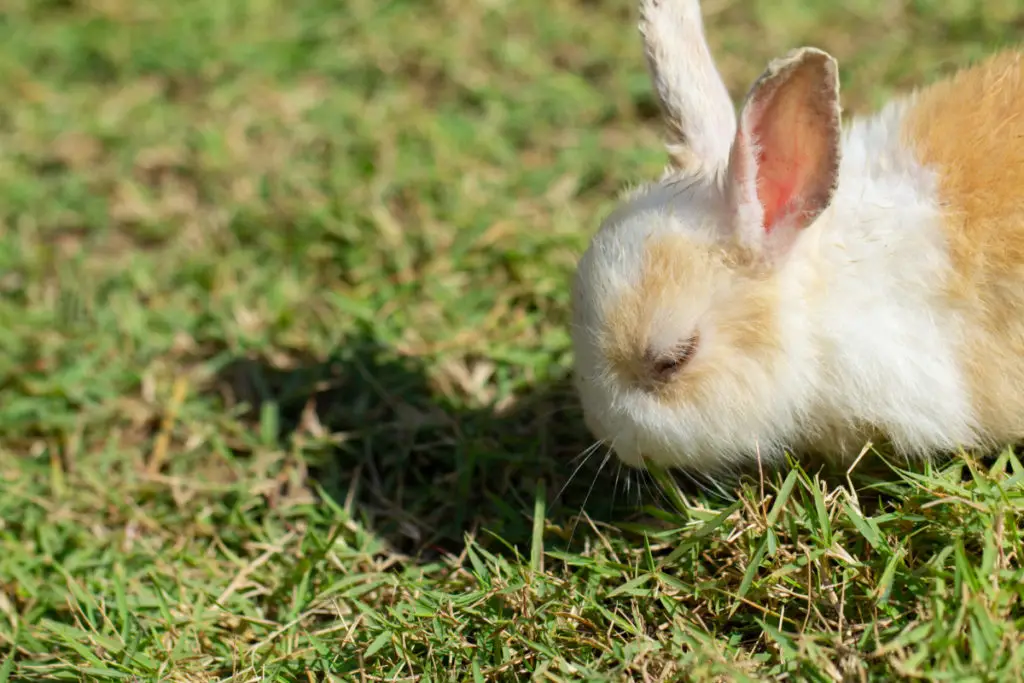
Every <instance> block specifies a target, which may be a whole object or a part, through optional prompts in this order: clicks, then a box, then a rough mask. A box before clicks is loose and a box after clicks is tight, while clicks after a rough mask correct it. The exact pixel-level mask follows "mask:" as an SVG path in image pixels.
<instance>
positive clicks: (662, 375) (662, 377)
mask: <svg viewBox="0 0 1024 683" xmlns="http://www.w3.org/2000/svg"><path fill="white" fill-rule="evenodd" d="M699 341H700V336H699V335H697V334H694V335H693V336H692V337H690V338H689V339H686V340H684V341H682V342H680V343H679V344H677V345H676V346H675V347H673V348H672V349H671V350H669V351H668V352H663V353H661V354H658V355H654V354H650V356H649V359H650V360H649V362H650V366H649V367H650V371H651V376H652V378H653V379H655V380H657V381H658V382H667V381H669V380H670V379H672V377H674V376H675V375H676V374H677V373H678V372H679V371H680V370H682V369H683V368H684V367H686V364H687V363H689V362H690V360H691V359H692V358H693V355H694V353H696V352H697V344H698V342H699Z"/></svg>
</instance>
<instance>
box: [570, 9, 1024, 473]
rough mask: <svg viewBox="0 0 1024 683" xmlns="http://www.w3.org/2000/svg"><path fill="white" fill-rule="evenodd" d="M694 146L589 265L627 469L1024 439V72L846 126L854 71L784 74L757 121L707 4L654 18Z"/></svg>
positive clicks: (764, 86)
mask: <svg viewBox="0 0 1024 683" xmlns="http://www.w3.org/2000/svg"><path fill="white" fill-rule="evenodd" d="M640 14H641V22H640V29H641V34H642V35H643V38H644V44H645V47H646V52H647V57H648V62H649V65H650V67H651V73H652V76H653V80H654V84H655V88H656V90H657V93H658V96H659V98H660V100H661V103H662V105H663V109H664V112H665V118H666V119H667V123H668V129H669V131H670V134H671V140H670V141H669V152H670V158H671V160H672V163H671V165H670V167H669V168H668V170H667V171H666V173H665V175H664V176H663V177H662V178H661V179H660V180H658V181H657V182H653V183H651V184H649V185H646V186H644V187H642V188H640V189H638V190H636V191H634V192H632V193H631V194H630V195H629V196H628V197H627V198H626V199H625V200H624V202H623V204H622V205H621V206H620V207H619V208H618V209H617V210H616V211H615V212H614V213H613V214H612V215H611V216H609V217H608V218H607V219H606V220H605V222H604V224H603V225H602V226H601V228H600V230H599V231H598V232H597V234H596V235H595V236H594V237H593V239H592V242H591V244H590V246H589V248H588V250H587V251H586V253H585V255H584V256H583V257H582V259H581V261H580V263H579V267H578V272H577V274H576V279H575V283H574V294H573V297H574V298H573V308H574V310H573V330H572V334H573V345H574V351H575V364H576V366H575V381H576V383H577V387H578V391H579V394H580V397H581V401H582V405H583V409H584V414H585V419H586V423H587V425H588V427H589V429H590V430H591V431H592V432H593V433H594V435H595V436H596V437H597V438H599V439H601V440H603V441H604V442H605V443H606V444H608V445H609V446H611V447H612V448H613V449H614V451H615V452H616V453H617V455H618V457H619V459H620V460H621V461H623V462H625V463H626V464H629V465H633V466H640V465H642V464H643V462H644V459H645V458H646V459H648V460H650V461H653V462H655V463H657V464H659V465H662V466H669V467H673V466H678V467H684V468H687V469H694V470H703V471H715V470H718V469H721V468H730V469H731V468H732V467H733V466H735V465H740V464H744V463H750V462H752V461H754V459H755V458H756V457H758V456H760V457H761V458H762V459H763V460H764V461H765V462H768V463H770V462H771V461H772V460H775V461H778V459H779V457H780V456H781V455H782V454H783V453H784V452H786V451H791V452H801V451H803V452H809V453H813V454H819V455H822V456H824V457H826V458H829V459H838V460H840V461H842V460H844V459H849V458H852V457H855V456H856V455H858V453H859V452H860V451H861V449H862V448H863V445H864V444H865V442H866V441H867V440H869V439H872V440H875V443H878V442H879V440H882V441H885V442H888V443H889V444H890V445H891V446H892V447H893V448H894V449H895V450H896V451H897V453H899V454H901V455H903V456H906V457H909V458H915V457H928V456H929V455H931V454H933V453H937V452H943V451H947V452H948V451H950V450H955V449H958V448H961V447H962V448H979V447H981V448H987V447H993V446H1001V445H1005V444H1007V443H1010V442H1013V441H1016V440H1018V439H1021V438H1022V437H1024V65H1022V57H1021V55H1020V54H1019V53H1013V52H1004V53H1001V54H998V55H996V56H994V57H991V58H989V59H988V60H986V61H984V62H981V63H979V64H977V65H975V66H973V67H970V68H967V69H965V70H963V71H961V72H959V73H958V74H957V75H955V76H953V77H952V78H949V79H947V80H944V81H941V82H938V83H936V84H933V85H931V86H930V87H927V88H925V89H923V90H920V91H918V92H916V93H913V94H910V95H908V96H906V97H903V98H901V99H898V100H896V101H894V102H892V103H891V104H889V105H888V106H886V107H885V108H884V109H882V111H881V112H880V113H878V114H877V115H875V116H872V117H870V118H861V119H856V120H854V121H852V122H850V123H849V124H847V125H846V126H845V130H844V129H843V128H844V127H843V125H842V123H841V118H840V104H839V84H838V73H837V67H836V62H835V60H834V59H833V58H832V57H831V56H829V55H828V54H826V53H824V52H822V51H820V50H817V49H813V48H803V49H799V50H795V51H793V52H791V53H789V54H788V55H786V56H785V57H782V58H780V59H778V60H776V61H773V62H772V63H771V64H769V66H768V68H767V70H766V71H765V73H764V74H763V75H762V76H761V77H760V78H759V79H758V81H757V82H756V83H755V84H754V85H753V87H752V88H751V90H750V92H749V93H748V95H747V97H746V100H745V102H744V104H743V107H742V110H741V112H740V114H739V117H738V120H737V116H736V115H735V113H734V108H733V105H732V103H731V102H730V99H729V96H728V94H727V91H726V88H725V87H724V85H723V84H722V81H721V78H720V76H719V74H718V72H717V70H716V68H715V66H714V63H713V60H712V57H711V53H710V50H709V49H708V46H707V44H706V42H705V38H704V28H703V25H702V21H701V16H700V7H699V5H698V2H697V1H696V0H643V1H642V2H641V3H640Z"/></svg>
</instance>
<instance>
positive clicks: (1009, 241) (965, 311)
mask: <svg viewBox="0 0 1024 683" xmlns="http://www.w3.org/2000/svg"><path fill="white" fill-rule="evenodd" d="M903 133H904V135H905V139H906V140H907V141H908V142H909V143H910V147H911V149H912V150H914V151H915V152H916V154H917V157H918V159H919V161H920V162H922V163H923V164H925V165H927V166H928V167H930V168H931V169H933V170H935V171H936V172H937V173H938V174H939V196H940V199H941V201H942V203H943V206H944V209H945V213H946V215H945V221H944V228H945V231H946V235H947V239H948V242H949V248H950V254H951V258H952V264H953V269H954V273H953V276H952V278H951V279H950V282H949V284H948V289H947V292H946V294H947V296H948V297H949V299H950V302H951V304H952V307H953V309H954V310H955V311H957V312H958V313H959V314H960V315H962V319H963V322H964V328H965V331H964V337H963V339H962V340H960V342H961V344H962V346H961V352H962V355H961V357H962V358H964V359H965V372H966V374H967V378H968V382H969V387H968V388H969V390H970V392H971V397H972V402H973V405H974V407H975V411H976V415H977V418H978V420H979V422H980V426H981V428H982V431H983V432H985V433H986V435H987V436H988V437H989V438H990V439H991V440H992V441H994V442H998V443H1000V444H1005V443H1008V442H1011V441H1016V440H1019V439H1021V438H1022V437H1024V57H1022V55H1021V54H1020V53H1017V52H1004V53H1000V54H997V55H995V56H993V57H990V58H988V59H986V60H984V61H982V62H981V63H979V64H977V65H975V66H973V67H970V68H967V69H964V70H962V71H960V72H959V73H958V74H955V75H954V76H953V77H951V78H949V79H946V80H943V81H940V82H938V83H935V84H934V85H931V86H930V87H928V88H925V89H924V90H922V91H921V92H919V93H918V94H917V97H916V101H915V103H914V105H913V108H912V109H911V110H910V111H909V112H908V115H907V117H906V119H905V120H904V130H903Z"/></svg>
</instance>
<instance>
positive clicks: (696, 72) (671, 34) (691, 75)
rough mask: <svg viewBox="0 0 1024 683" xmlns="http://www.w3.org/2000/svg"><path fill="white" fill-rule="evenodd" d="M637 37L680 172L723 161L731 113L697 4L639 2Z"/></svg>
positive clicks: (732, 127) (714, 166) (733, 118)
mask: <svg viewBox="0 0 1024 683" xmlns="http://www.w3.org/2000/svg"><path fill="white" fill-rule="evenodd" d="M640 34H641V36H642V37H643V42H644V53H645V54H646V56H647V65H648V67H649V70H650V72H651V78H652V80H653V81H654V87H655V89H656V90H657V93H658V99H659V101H660V102H661V107H662V111H663V112H664V115H665V120H666V123H667V124H668V130H669V138H670V139H669V142H668V145H667V146H668V151H669V154H670V156H671V160H672V165H673V166H675V167H676V168H677V169H679V170H684V171H698V170H701V169H705V170H711V169H721V168H724V167H725V165H726V163H728V158H729V148H730V146H731V145H732V140H733V136H734V135H735V132H736V111H735V108H734V107H733V103H732V100H731V99H730V98H729V92H728V90H726V88H725V84H724V83H723V82H722V77H721V76H720V75H719V74H718V69H716V68H715V62H714V60H713V59H712V57H711V50H710V49H709V48H708V44H707V41H706V39H705V37H704V25H703V22H702V20H701V14H700V3H699V2H698V1H697V0H640Z"/></svg>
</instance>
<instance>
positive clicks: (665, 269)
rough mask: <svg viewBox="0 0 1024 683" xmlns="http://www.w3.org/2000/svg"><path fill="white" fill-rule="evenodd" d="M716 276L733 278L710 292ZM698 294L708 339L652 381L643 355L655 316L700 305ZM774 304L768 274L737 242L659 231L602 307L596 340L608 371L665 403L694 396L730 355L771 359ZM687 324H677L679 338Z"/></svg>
mask: <svg viewBox="0 0 1024 683" xmlns="http://www.w3.org/2000/svg"><path fill="white" fill-rule="evenodd" d="M723 282H732V283H737V282H738V285H734V286H729V287H728V293H727V294H725V295H723V294H721V293H720V292H717V291H716V285H718V284H720V283H723ZM702 297H706V298H707V301H708V303H709V305H708V307H707V311H706V313H705V314H704V315H703V316H702V317H701V320H700V321H697V324H698V325H699V326H700V327H701V328H703V329H707V327H708V326H710V327H712V328H713V334H714V337H715V341H714V343H708V344H699V345H698V347H697V350H696V353H695V358H694V360H693V361H692V362H691V363H690V364H688V366H687V367H686V368H684V369H683V370H682V371H681V372H680V373H679V374H678V375H676V376H675V377H673V378H672V380H670V381H669V382H668V383H665V384H659V383H657V382H654V381H652V378H651V373H650V368H648V367H647V365H646V364H645V362H644V355H645V353H646V351H647V349H648V346H649V344H650V342H651V333H652V331H653V330H654V329H655V328H656V327H657V325H658V321H657V319H656V316H658V315H660V314H663V312H664V311H676V310H678V309H679V307H680V306H681V305H682V306H686V304H687V302H688V300H689V302H690V303H692V305H694V306H700V305H701V302H700V300H699V299H700V298H702ZM712 302H713V303H712ZM777 307H778V290H777V288H776V283H775V280H774V279H773V278H770V277H768V276H767V273H766V272H765V271H764V270H763V269H761V267H760V264H758V263H755V262H753V261H752V260H750V259H749V256H748V255H747V254H745V253H744V252H743V251H741V250H739V249H738V248H737V249H730V250H716V249H714V248H709V247H708V246H707V245H697V244H694V243H692V242H691V241H690V240H689V239H687V238H686V237H684V236H682V235H673V236H666V237H660V238H658V239H656V240H651V241H650V242H649V243H648V245H647V251H646V254H645V264H644V268H643V271H642V275H641V279H640V282H639V285H638V286H637V287H636V288H635V289H633V290H631V291H629V292H627V293H626V294H625V295H624V296H623V297H621V298H620V299H619V300H618V301H617V302H616V303H615V305H614V306H613V307H612V308H611V309H610V311H609V314H608V316H607V318H606V326H605V332H604V338H603V339H602V346H603V347H604V352H605V354H606V357H607V358H608V359H609V360H610V361H611V364H612V367H613V368H614V371H615V372H617V373H619V374H620V376H622V377H623V378H624V379H625V380H626V381H627V382H628V383H630V384H632V385H633V386H638V387H642V388H644V389H645V390H647V391H650V392H652V393H654V394H656V395H658V396H659V397H661V398H663V399H665V400H667V401H668V402H681V401H699V400H700V396H701V394H702V393H703V392H704V391H705V390H711V389H712V388H713V386H714V382H716V381H720V380H721V376H722V374H723V373H727V372H728V371H729V368H730V366H733V365H734V364H735V363H734V361H735V359H736V358H737V357H753V358H758V359H759V360H760V361H762V362H763V363H771V362H773V360H774V359H775V358H776V357H777V356H776V355H775V354H774V353H770V352H771V351H777V350H778V349H779V344H780V342H779V339H778V331H777V325H776V318H775V315H776V314H775V311H776V310H777ZM695 331H697V330H680V339H679V340H680V341H682V340H683V339H685V338H686V335H689V334H692V333H693V332H695ZM702 334H703V332H702Z"/></svg>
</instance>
